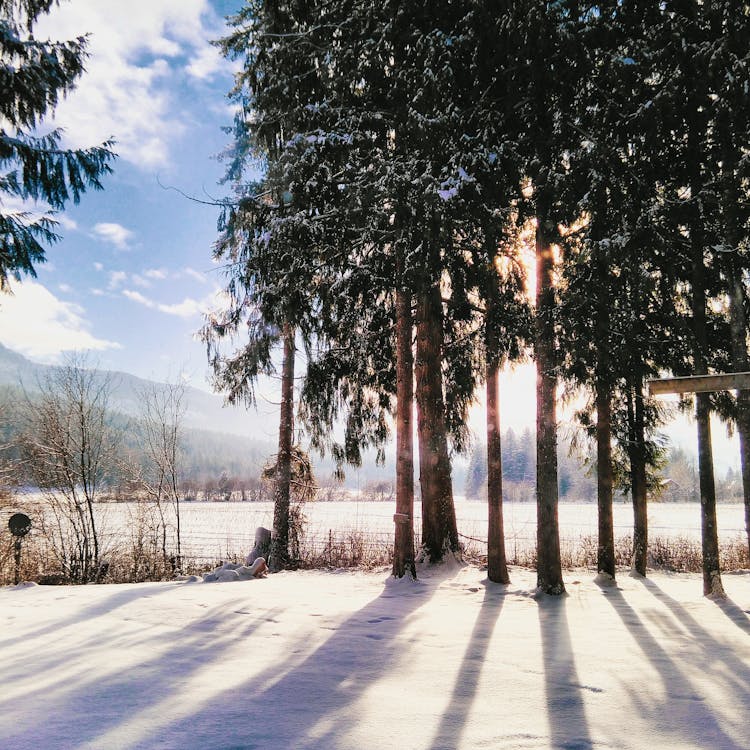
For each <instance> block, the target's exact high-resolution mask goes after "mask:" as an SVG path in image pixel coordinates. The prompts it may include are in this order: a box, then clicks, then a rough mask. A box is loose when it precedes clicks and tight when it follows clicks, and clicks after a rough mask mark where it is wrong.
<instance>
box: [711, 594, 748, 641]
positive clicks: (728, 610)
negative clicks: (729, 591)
mask: <svg viewBox="0 0 750 750" xmlns="http://www.w3.org/2000/svg"><path fill="white" fill-rule="evenodd" d="M716 605H717V606H718V607H719V609H720V610H721V611H722V612H723V613H724V614H725V615H726V616H727V617H728V618H729V619H730V620H731V621H732V622H733V623H734V624H735V625H736V626H737V627H738V628H739V629H740V630H744V631H745V633H747V634H748V635H750V618H748V613H750V610H747V609H742V607H740V606H738V605H737V604H735V603H734V602H733V601H732V600H731V599H730V598H729V597H726V598H725V599H717V600H716Z"/></svg>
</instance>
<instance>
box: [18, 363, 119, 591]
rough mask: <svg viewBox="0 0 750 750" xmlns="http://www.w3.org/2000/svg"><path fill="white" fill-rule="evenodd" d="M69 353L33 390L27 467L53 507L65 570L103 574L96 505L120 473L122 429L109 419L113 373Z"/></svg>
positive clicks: (52, 530)
mask: <svg viewBox="0 0 750 750" xmlns="http://www.w3.org/2000/svg"><path fill="white" fill-rule="evenodd" d="M86 364H87V362H86V359H85V357H83V356H82V355H73V356H71V357H70V358H69V359H68V361H67V363H66V364H65V365H64V366H62V367H57V368H54V369H52V370H50V372H49V373H48V375H47V376H46V377H45V378H44V379H42V380H40V381H39V382H38V390H39V393H38V394H34V398H33V399H32V398H31V397H30V396H27V398H26V403H25V409H24V411H25V414H24V416H23V422H22V428H21V431H20V436H19V447H20V452H21V457H22V460H23V463H24V470H25V472H26V474H27V476H28V478H29V480H30V481H32V482H33V483H34V484H35V485H36V486H38V487H39V489H40V490H41V492H42V494H43V495H44V497H45V499H46V500H47V503H48V507H49V509H50V511H51V514H50V516H49V517H45V520H44V528H45V531H46V532H47V535H48V537H49V539H50V541H51V543H52V546H53V549H54V551H55V554H56V556H57V558H58V562H59V563H60V565H61V567H62V571H63V573H64V575H65V576H66V577H68V578H70V579H71V580H74V581H80V582H85V581H93V580H97V579H99V578H100V577H101V575H102V574H103V571H104V568H103V566H102V559H101V555H102V548H101V538H100V530H99V528H98V525H97V517H96V513H95V511H94V505H95V503H96V502H97V500H99V498H100V495H101V493H102V491H103V490H104V489H105V488H106V487H107V485H108V484H110V483H111V480H112V479H113V478H114V474H115V468H116V466H117V464H118V456H119V446H120V433H119V432H118V431H117V430H116V429H115V428H114V427H113V425H112V424H111V415H110V412H109V409H108V407H109V398H110V392H111V381H110V378H109V377H107V376H106V375H102V374H101V373H99V372H97V371H96V370H95V369H88V368H87V367H86V366H85V365H86Z"/></svg>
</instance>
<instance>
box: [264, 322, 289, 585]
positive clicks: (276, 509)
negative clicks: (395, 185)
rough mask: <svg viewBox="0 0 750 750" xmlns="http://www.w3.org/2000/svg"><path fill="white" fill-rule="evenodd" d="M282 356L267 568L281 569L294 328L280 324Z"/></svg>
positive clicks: (285, 547)
mask: <svg viewBox="0 0 750 750" xmlns="http://www.w3.org/2000/svg"><path fill="white" fill-rule="evenodd" d="M282 337H283V340H284V354H283V360H282V363H281V409H280V410H279V450H278V454H277V456H276V477H275V488H274V503H273V533H272V534H271V550H270V553H269V567H270V569H271V570H273V571H279V570H283V569H284V568H285V567H286V566H287V565H288V564H289V501H290V488H291V480H292V439H293V433H294V328H293V326H291V325H290V324H289V323H285V324H284V329H283V331H282Z"/></svg>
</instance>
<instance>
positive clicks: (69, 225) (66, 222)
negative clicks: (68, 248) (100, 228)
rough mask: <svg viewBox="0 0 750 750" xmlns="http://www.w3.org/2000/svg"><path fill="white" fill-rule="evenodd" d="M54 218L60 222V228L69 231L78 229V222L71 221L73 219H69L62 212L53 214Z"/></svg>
mask: <svg viewBox="0 0 750 750" xmlns="http://www.w3.org/2000/svg"><path fill="white" fill-rule="evenodd" d="M55 220H56V221H57V222H58V223H59V224H60V227H61V228H62V229H67V230H68V231H69V232H74V231H75V230H76V229H78V224H77V223H76V222H75V221H73V219H69V218H68V217H67V216H65V215H64V214H58V215H57V216H55Z"/></svg>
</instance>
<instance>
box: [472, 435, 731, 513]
mask: <svg viewBox="0 0 750 750" xmlns="http://www.w3.org/2000/svg"><path fill="white" fill-rule="evenodd" d="M574 443H575V441H572V440H571V439H570V437H567V436H564V437H563V439H562V440H561V441H560V444H559V445H558V451H557V456H558V458H557V460H558V481H559V488H560V498H561V499H562V500H565V501H568V502H595V501H596V463H595V461H596V455H595V451H594V450H593V448H588V447H586V446H585V445H584V446H581V445H579V444H577V445H575V447H574ZM502 461H503V496H504V499H506V500H509V501H512V502H534V501H535V495H534V492H535V485H536V442H535V436H534V433H533V432H532V431H531V430H530V429H526V430H523V431H522V432H520V433H519V432H516V431H515V430H513V429H512V428H509V429H507V430H506V431H505V432H504V433H503V437H502ZM660 477H661V478H660V479H659V480H658V481H657V482H656V484H655V486H654V487H653V488H652V491H651V493H650V497H649V500H651V501H657V502H659V501H661V502H700V488H699V483H698V470H697V466H696V459H695V457H694V456H691V455H689V454H687V453H686V452H685V451H683V450H680V449H675V448H673V449H672V450H670V451H669V452H668V453H667V455H666V460H665V463H664V466H663V467H662V468H661V472H660ZM619 489H620V493H619V494H620V497H621V499H623V500H629V499H630V492H629V487H628V486H627V485H625V486H621V487H620V488H619ZM463 490H464V494H465V496H466V497H467V498H468V499H476V500H479V499H485V498H486V497H487V446H486V444H485V443H482V442H477V443H476V444H475V445H474V447H473V449H472V451H471V454H470V459H469V465H468V468H467V470H466V479H465V483H464V486H463ZM716 491H717V496H718V499H719V500H720V501H722V502H737V503H739V502H742V478H741V476H740V475H739V473H738V472H737V471H736V470H734V469H731V468H730V469H729V470H728V471H727V473H726V476H725V477H724V478H717V480H716Z"/></svg>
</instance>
